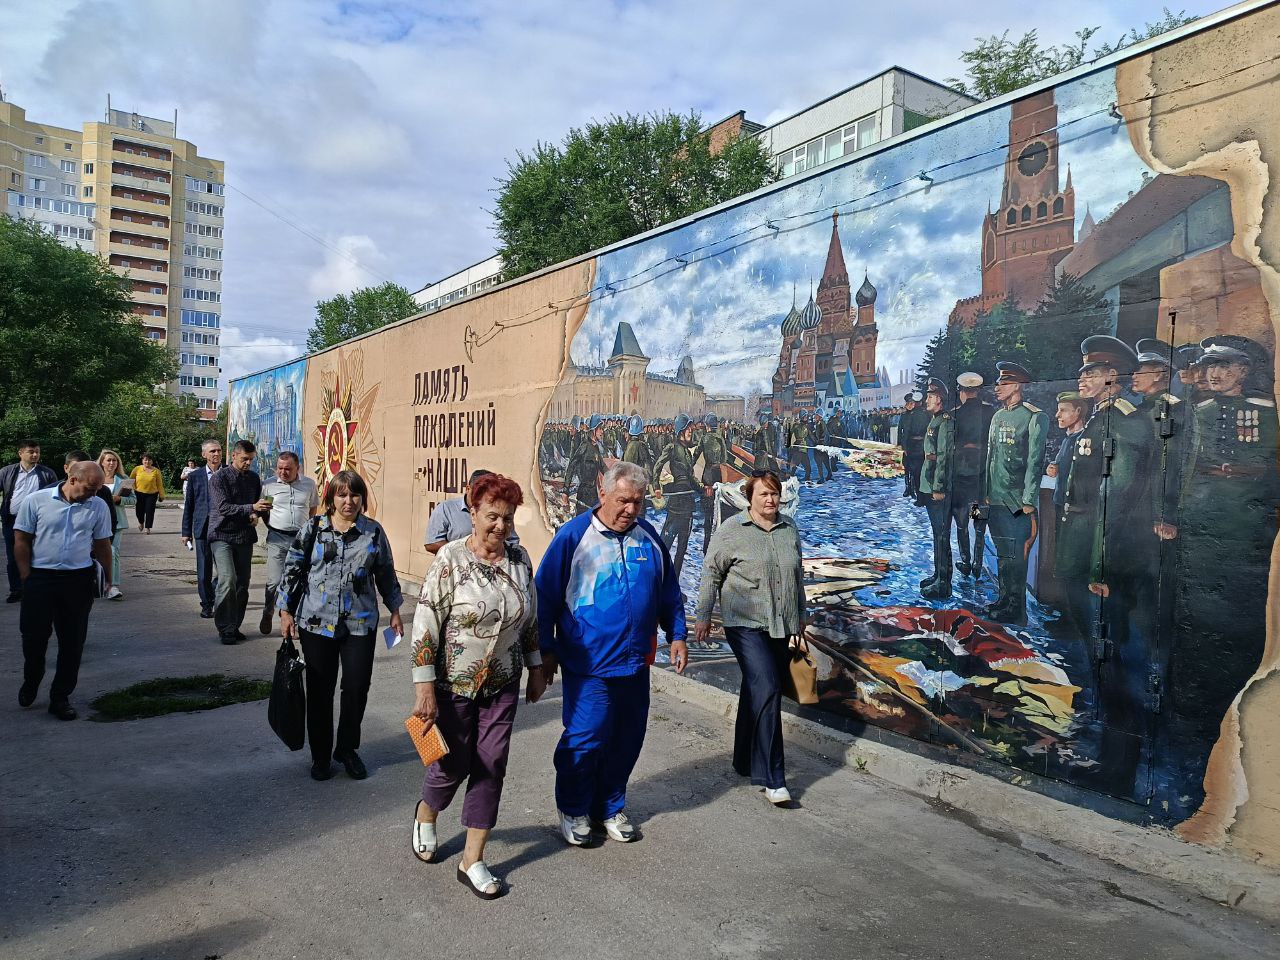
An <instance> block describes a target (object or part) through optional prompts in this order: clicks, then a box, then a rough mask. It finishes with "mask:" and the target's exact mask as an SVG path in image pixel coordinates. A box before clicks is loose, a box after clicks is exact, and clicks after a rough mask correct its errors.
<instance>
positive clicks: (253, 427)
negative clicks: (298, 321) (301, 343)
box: [227, 360, 307, 477]
mask: <svg viewBox="0 0 1280 960" xmlns="http://www.w3.org/2000/svg"><path fill="white" fill-rule="evenodd" d="M306 372H307V361H305V360H296V361H294V362H293V363H289V364H286V365H284V366H281V367H276V368H275V369H273V370H267V371H265V372H263V373H255V374H253V375H251V376H248V377H243V378H241V379H240V380H237V381H235V383H234V384H233V385H232V389H231V393H230V396H229V397H228V417H227V432H228V442H229V443H235V442H236V441H237V440H251V441H252V442H253V444H254V445H255V446H256V447H257V448H258V449H257V454H256V456H255V457H254V461H253V469H254V470H256V471H258V473H260V474H261V475H262V476H264V477H271V476H274V475H275V467H276V454H278V453H279V452H280V451H281V450H292V451H293V452H294V453H297V454H299V455H301V453H302V432H303V425H302V397H303V382H304V380H305V379H306Z"/></svg>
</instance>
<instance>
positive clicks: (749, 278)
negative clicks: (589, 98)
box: [572, 71, 1147, 394]
mask: <svg viewBox="0 0 1280 960" xmlns="http://www.w3.org/2000/svg"><path fill="white" fill-rule="evenodd" d="M1114 90H1115V88H1114V75H1113V73H1112V72H1111V71H1105V72H1103V73H1100V74H1095V75H1093V76H1090V77H1085V78H1082V79H1080V80H1077V81H1075V82H1072V83H1070V84H1067V85H1065V86H1062V87H1058V88H1057V89H1056V91H1055V97H1056V101H1057V105H1058V123H1059V133H1060V137H1061V148H1060V162H1061V165H1062V168H1063V170H1064V176H1065V169H1066V167H1067V166H1068V165H1069V166H1070V169H1071V176H1072V180H1073V184H1074V187H1075V192H1076V215H1077V225H1078V222H1079V221H1080V220H1081V219H1082V218H1083V217H1084V214H1085V212H1086V210H1088V211H1089V212H1091V213H1092V215H1093V218H1094V219H1095V220H1101V219H1103V217H1104V216H1105V215H1106V214H1107V213H1109V212H1110V211H1111V210H1112V209H1114V208H1115V207H1116V206H1117V205H1118V204H1120V203H1121V202H1123V201H1124V200H1125V198H1126V196H1127V195H1128V194H1129V193H1130V192H1131V191H1135V190H1137V189H1138V188H1140V187H1141V185H1142V174H1143V172H1144V171H1146V170H1147V168H1146V167H1145V165H1144V164H1143V163H1142V162H1141V161H1140V160H1139V159H1138V158H1137V156H1136V155H1135V154H1134V152H1133V148H1132V146H1131V145H1130V143H1129V138H1128V134H1127V133H1126V131H1125V129H1124V127H1123V125H1120V124H1117V123H1116V122H1115V120H1114V119H1113V118H1112V117H1111V116H1110V106H1111V104H1112V102H1113V101H1114V99H1115V92H1114ZM1009 115H1010V111H1009V108H1008V107H1002V108H1000V109H998V110H993V111H991V112H990V113H986V114H983V115H980V116H978V117H974V118H971V119H969V120H967V121H966V122H964V123H961V124H954V125H952V126H949V127H947V128H945V129H943V130H940V131H938V132H937V133H935V134H933V135H931V136H928V137H923V138H920V139H918V140H916V141H914V142H910V143H907V144H904V145H903V146H901V147H899V148H897V149H892V150H887V151H884V152H881V153H878V154H875V155H873V156H871V157H868V158H867V159H865V160H862V161H858V162H854V163H851V164H848V165H846V166H843V167H841V168H839V169H837V170H833V171H831V172H830V173H827V174H824V175H820V176H816V177H814V178H813V179H811V180H809V181H807V182H806V183H803V184H797V185H796V186H793V187H791V188H790V189H788V190H785V191H779V192H777V193H773V194H770V195H768V196H765V197H761V198H759V199H757V200H754V201H752V202H750V203H746V204H744V205H742V206H741V207H738V208H736V209H734V210H731V211H729V212H726V213H724V214H721V215H719V216H716V217H713V218H710V219H708V220H704V221H701V222H699V223H694V224H691V225H689V226H687V227H684V228H682V229H680V230H676V231H674V232H672V233H668V234H664V235H662V236H660V237H655V238H654V239H652V240H647V241H644V242H642V243H638V244H635V245H634V246H630V247H627V248H625V249H623V250H620V251H617V252H614V253H608V254H605V255H603V256H601V257H600V258H599V260H598V268H599V274H598V280H597V283H598V286H599V287H600V288H601V289H607V288H606V286H605V285H609V286H612V287H613V289H615V290H617V291H618V293H617V294H616V295H612V296H610V295H608V294H605V295H604V296H603V297H602V298H601V299H600V300H599V301H598V302H597V303H594V304H592V306H591V309H590V312H589V314H588V317H587V320H586V322H585V323H584V324H583V326H582V328H581V329H580V330H579V332H578V334H577V336H576V337H575V338H574V342H573V350H572V352H573V357H574V359H575V361H577V362H579V363H582V362H590V363H596V362H601V361H602V360H603V359H604V358H607V357H608V355H609V351H610V348H611V346H612V344H613V338H614V333H615V330H616V328H617V324H618V322H619V321H627V322H630V323H631V324H632V325H633V326H634V327H635V330H636V333H637V335H638V336H639V337H640V341H641V347H642V348H643V349H644V350H645V352H646V354H648V356H650V357H651V358H652V359H653V363H652V364H651V366H650V370H651V371H653V372H659V373H661V372H670V371H673V370H674V369H675V368H676V366H677V364H678V363H679V362H680V358H681V357H683V356H685V355H689V356H691V357H693V361H694V369H695V371H696V375H697V379H698V382H699V383H701V384H703V385H704V386H705V387H706V388H707V390H708V392H710V393H736V394H742V393H744V392H749V391H752V390H755V391H759V392H766V393H767V392H768V391H769V389H770V387H769V378H770V376H771V375H772V373H773V371H774V368H775V366H776V364H777V359H778V327H779V324H780V323H781V321H782V318H783V316H784V315H785V314H786V312H787V311H788V310H789V309H790V308H791V304H792V290H793V285H794V289H795V297H796V299H797V300H798V302H799V306H801V307H803V306H804V303H805V301H806V300H807V299H808V296H809V292H810V284H811V283H812V285H813V287H814V288H815V289H816V286H817V282H818V280H819V278H820V277H821V274H822V265H823V258H824V256H825V253H826V248H827V242H828V239H829V237H830V233H831V209H832V208H833V207H834V206H836V205H837V204H838V205H839V210H840V214H841V217H840V234H841V238H842V241H843V245H844V255H845V261H846V264H847V266H848V270H849V280H850V283H851V285H852V287H854V288H856V287H857V286H858V285H859V284H860V283H861V282H862V277H863V272H864V270H865V271H866V272H867V274H868V276H869V278H870V279H871V282H872V283H873V284H874V285H875V286H876V288H877V289H878V290H879V300H878V302H877V304H876V320H877V323H878V324H879V327H880V330H881V334H880V340H879V352H878V358H877V359H878V363H879V365H880V366H881V367H884V368H886V369H887V370H888V371H889V372H890V376H891V378H892V379H893V380H894V381H896V380H897V371H899V370H904V369H910V370H911V371H912V374H913V375H914V370H915V365H916V363H917V362H918V361H919V359H920V357H921V355H922V354H923V351H924V345H925V343H926V342H927V341H928V339H929V338H930V337H931V336H933V334H935V333H936V332H937V331H938V330H939V328H941V327H944V326H945V325H946V321H947V316H948V314H949V313H950V311H951V309H952V307H954V306H955V303H956V301H957V300H958V299H960V298H963V297H968V296H972V295H974V294H976V293H978V292H979V291H980V289H981V280H980V277H979V272H978V256H979V242H980V228H981V223H982V217H983V214H984V213H985V212H986V210H987V207H988V204H989V203H990V204H992V205H993V206H994V205H998V204H999V200H1000V190H1001V182H1002V177H1003V163H1004V157H1005V149H1004V144H1006V143H1007V141H1008V129H1009ZM979 150H982V151H984V152H983V154H982V155H981V156H979V157H975V158H973V159H968V160H959V162H957V160H958V158H964V157H969V156H970V155H971V154H974V153H977V152H978V151H979ZM944 163H946V164H948V166H947V167H946V168H945V169H937V168H938V167H939V165H941V164H944ZM925 170H931V171H933V172H932V173H931V174H930V175H931V176H932V177H933V178H934V183H933V184H931V185H926V184H925V183H924V182H923V181H921V180H919V179H918V176H917V175H918V174H919V173H920V172H921V171H925ZM903 181H907V182H906V183H905V184H904V185H903V186H900V187H892V185H894V184H898V183H900V182H903ZM926 186H927V189H926ZM891 187H892V188H891ZM886 188H891V189H886ZM877 191H883V192H879V193H877ZM872 194H875V195H874V196H872ZM856 198H867V199H862V200H857V199H856ZM848 201H855V202H848ZM806 211H819V212H816V213H813V214H806V213H805V212H806ZM767 220H771V221H773V222H774V223H775V224H776V225H777V226H778V227H779V228H780V230H779V231H777V232H776V235H775V231H773V230H771V229H769V228H768V227H766V226H763V224H764V222H765V221H767ZM726 238H728V239H726ZM695 250H696V251H697V252H695V253H692V254H690V253H689V251H695ZM675 257H683V258H684V259H686V260H687V261H688V265H687V266H681V265H680V264H679V263H678V262H676V261H675V259H674V258H675ZM655 264H660V265H659V266H657V267H656V268H654V265H655Z"/></svg>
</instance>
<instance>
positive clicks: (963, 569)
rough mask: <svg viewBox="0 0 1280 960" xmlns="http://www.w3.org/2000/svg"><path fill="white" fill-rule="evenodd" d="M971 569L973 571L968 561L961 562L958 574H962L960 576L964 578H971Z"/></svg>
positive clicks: (957, 566) (957, 568) (957, 567)
mask: <svg viewBox="0 0 1280 960" xmlns="http://www.w3.org/2000/svg"><path fill="white" fill-rule="evenodd" d="M971 569H973V566H972V564H970V563H969V561H968V560H961V561H960V562H959V563H957V564H956V572H957V573H958V574H960V576H962V577H967V576H969V571H970V570H971Z"/></svg>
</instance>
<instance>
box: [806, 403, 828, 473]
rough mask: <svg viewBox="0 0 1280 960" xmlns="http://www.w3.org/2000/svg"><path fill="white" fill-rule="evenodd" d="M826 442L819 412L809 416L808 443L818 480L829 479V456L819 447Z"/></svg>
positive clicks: (825, 426) (823, 425)
mask: <svg viewBox="0 0 1280 960" xmlns="http://www.w3.org/2000/svg"><path fill="white" fill-rule="evenodd" d="M826 443H827V425H826V423H825V422H824V421H823V419H822V414H821V413H816V412H815V413H814V414H813V416H811V417H810V418H809V444H810V445H811V446H812V447H813V463H814V466H816V467H817V468H818V482H819V483H821V482H822V481H823V480H830V479H831V457H830V456H829V455H828V454H827V453H826V452H824V451H823V450H822V449H821V448H822V447H823V446H824V445H826Z"/></svg>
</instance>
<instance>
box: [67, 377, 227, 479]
mask: <svg viewBox="0 0 1280 960" xmlns="http://www.w3.org/2000/svg"><path fill="white" fill-rule="evenodd" d="M223 406H225V403H224V404H223ZM225 432H226V431H225V426H223V428H222V430H221V432H219V423H218V421H216V420H203V419H201V417H200V409H199V406H198V404H197V402H196V400H195V398H194V397H190V396H180V397H175V396H171V395H169V394H166V393H163V392H157V391H156V390H153V389H151V388H150V387H147V386H144V385H141V384H119V385H117V386H116V387H114V388H112V390H111V392H110V393H108V394H107V396H106V397H105V398H103V400H102V401H101V402H100V403H98V404H97V405H95V406H94V407H93V409H92V410H90V411H89V412H88V413H87V414H86V416H85V418H84V419H83V420H82V421H81V422H80V424H79V428H78V433H77V438H76V440H77V443H78V445H79V446H81V447H82V448H83V449H84V450H85V451H86V452H88V453H89V455H90V456H93V457H97V455H98V452H99V451H100V450H102V448H103V447H110V448H112V449H113V450H115V451H117V452H118V453H119V454H120V456H121V458H122V460H123V461H124V465H125V469H126V470H127V469H130V468H132V467H133V466H135V465H136V464H138V463H139V462H141V458H142V454H143V453H150V454H151V455H152V456H153V457H154V458H155V460H156V466H158V467H159V468H160V469H161V470H162V471H163V472H164V476H165V481H166V483H167V485H168V486H170V487H177V486H179V485H180V483H181V480H180V475H181V473H182V468H183V467H184V466H185V465H186V463H187V460H188V459H194V460H195V461H196V463H200V462H201V460H200V445H201V444H202V443H203V442H204V441H205V440H207V439H210V438H213V439H222V438H223V437H224V436H225Z"/></svg>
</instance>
